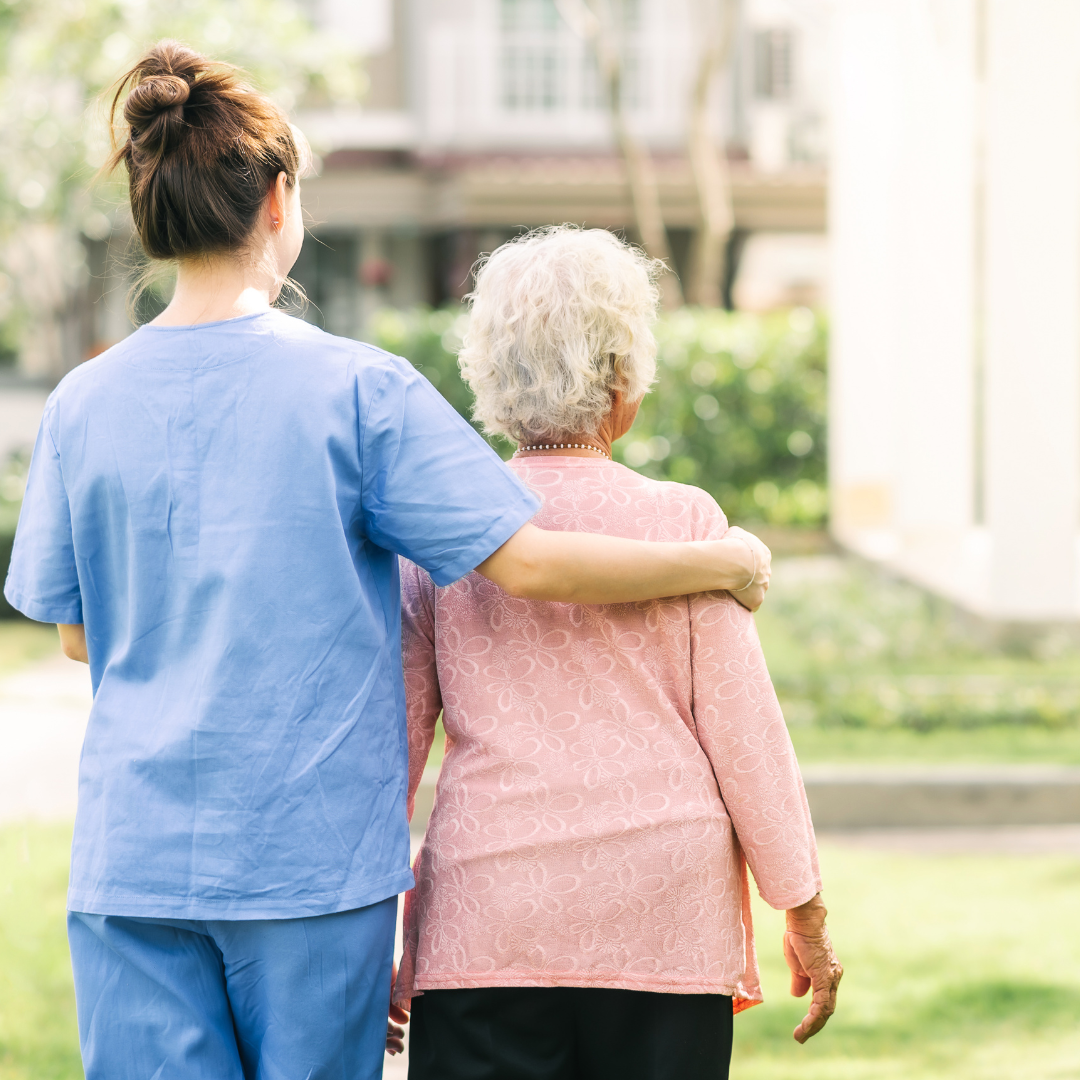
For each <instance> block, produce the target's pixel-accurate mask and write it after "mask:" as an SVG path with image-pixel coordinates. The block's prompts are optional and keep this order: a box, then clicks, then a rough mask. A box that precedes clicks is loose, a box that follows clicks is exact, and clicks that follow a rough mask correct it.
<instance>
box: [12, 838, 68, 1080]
mask: <svg viewBox="0 0 1080 1080" xmlns="http://www.w3.org/2000/svg"><path fill="white" fill-rule="evenodd" d="M70 844H71V827H70V826H69V825H50V826H42V825H30V826H27V827H25V828H23V827H20V826H14V827H7V828H3V829H0V1080H68V1078H71V1080H74V1078H76V1077H81V1076H82V1068H81V1066H80V1064H79V1042H78V1033H77V1030H76V1026H75V994H74V991H73V990H72V986H71V964H70V961H69V960H68V951H67V938H66V932H65V928H64V899H65V890H66V889H67V876H68V849H69V847H70Z"/></svg>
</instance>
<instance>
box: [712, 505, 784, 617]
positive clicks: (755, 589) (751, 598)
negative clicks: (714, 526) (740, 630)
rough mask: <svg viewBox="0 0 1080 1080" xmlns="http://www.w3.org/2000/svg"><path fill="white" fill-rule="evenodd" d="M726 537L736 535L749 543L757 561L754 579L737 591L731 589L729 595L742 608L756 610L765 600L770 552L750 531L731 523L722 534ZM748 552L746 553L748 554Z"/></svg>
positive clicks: (769, 570)
mask: <svg viewBox="0 0 1080 1080" xmlns="http://www.w3.org/2000/svg"><path fill="white" fill-rule="evenodd" d="M728 537H738V538H739V539H740V540H741V541H745V542H746V543H747V544H749V545H750V552H752V553H753V557H754V559H756V561H757V571H756V572H755V574H754V580H753V581H752V582H750V583H749V584H748V585H747V586H746V588H745V589H739V591H738V592H734V591H733V592H732V594H731V595H732V596H734V597H735V599H736V600H738V601H739V603H740V604H742V606H743V607H744V608H748V609H749V610H750V611H757V609H758V608H759V607H761V605H762V602H763V601H764V600H765V594H766V593H767V592H768V591H769V580H770V578H771V577H772V552H771V551H770V550H769V549H768V548H767V547H766V546H765V545H764V544H763V543H762V542H761V541H760V540H759V539H758V538H757V537H756V536H755V535H754V534H753V533H752V532H747V531H746V530H745V529H740V528H739V526H738V525H733V526H732V527H731V528H730V529H728V531H727V532H726V533H725V534H724V538H725V539H727V538H728ZM750 552H748V553H747V554H750ZM751 565H752V564H751ZM749 570H750V567H749V566H748V567H747V572H748V573H749Z"/></svg>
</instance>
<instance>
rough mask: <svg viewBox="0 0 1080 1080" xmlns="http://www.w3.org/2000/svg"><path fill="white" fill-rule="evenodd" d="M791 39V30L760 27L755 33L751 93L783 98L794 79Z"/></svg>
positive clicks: (785, 98)
mask: <svg viewBox="0 0 1080 1080" xmlns="http://www.w3.org/2000/svg"><path fill="white" fill-rule="evenodd" d="M793 53H794V41H793V34H792V32H791V31H790V30H759V31H758V32H757V33H756V34H755V35H754V96H755V97H757V98H759V99H762V100H765V101H786V100H787V99H788V98H790V97H791V89H792V82H793V67H794V64H793Z"/></svg>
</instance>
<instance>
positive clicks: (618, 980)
mask: <svg viewBox="0 0 1080 1080" xmlns="http://www.w3.org/2000/svg"><path fill="white" fill-rule="evenodd" d="M399 981H400V980H399ZM494 986H537V987H558V986H578V987H585V988H589V987H600V988H604V989H610V990H641V991H651V992H652V993H656V994H726V995H727V996H728V997H730V998H732V999H733V1000H734V1002H735V1005H734V1008H735V1011H736V1012H741V1011H742V1010H743V1009H748V1008H750V1007H751V1006H753V1005H760V1004H761V1003H762V1001H763V998H762V997H761V996H760V995H759V996H757V997H751V996H749V995H747V993H746V991H745V989H740V988H739V987H738V986H731V985H730V984H729V983H723V982H691V983H687V982H669V981H666V980H663V979H647V978H641V979H634V978H631V977H628V976H626V975H625V974H624V975H619V976H616V977H608V976H603V975H593V976H589V975H584V974H579V975H576V976H568V975H547V976H545V975H542V974H539V973H537V972H530V973H528V974H514V973H507V972H499V973H497V974H492V975H489V976H487V977H485V976H483V975H480V976H477V975H471V974H465V973H463V972H444V973H442V974H441V975H439V976H438V977H437V978H426V979H418V980H417V984H416V986H414V988H413V989H412V990H411V991H409V992H408V993H405V992H402V991H401V990H399V989H398V988H397V987H395V990H394V1003H395V1004H396V1005H400V1004H402V1003H404V1002H407V1001H410V1000H411V999H412V998H414V997H421V996H422V995H423V993H424V991H425V990H476V989H481V988H487V987H494Z"/></svg>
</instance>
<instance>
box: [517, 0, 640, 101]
mask: <svg viewBox="0 0 1080 1080" xmlns="http://www.w3.org/2000/svg"><path fill="white" fill-rule="evenodd" d="M641 9H642V0H610V5H609V10H610V11H611V13H612V16H613V18H614V21H615V26H614V28H613V30H614V33H615V34H616V35H617V37H618V39H619V44H620V48H621V50H622V54H623V80H622V81H623V104H624V105H625V106H626V107H627V108H629V109H636V108H641V107H643V106H644V105H645V99H646V93H645V77H644V75H645V65H644V61H643V55H642V49H641V47H640V43H639V42H638V40H637V39H638V38H639V36H640V31H641V25H642V17H641V15H642V12H641ZM499 23H500V37H501V41H500V46H499V49H500V51H499V86H500V98H501V102H502V107H503V108H504V109H506V110H508V111H512V112H556V111H560V110H567V109H570V110H577V109H581V110H584V111H595V110H597V109H603V108H604V107H605V106H606V103H607V99H606V93H605V90H604V87H603V86H602V85H601V81H600V76H599V73H598V71H597V69H596V58H595V56H594V55H593V50H592V48H591V46H590V45H588V44H587V43H585V42H583V41H582V40H581V39H580V38H578V36H577V35H576V34H575V33H574V32H573V31H572V30H571V29H570V27H569V26H567V25H566V24H565V22H564V21H563V19H562V16H561V15H560V14H559V10H558V7H557V6H556V2H555V0H500V2H499Z"/></svg>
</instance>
